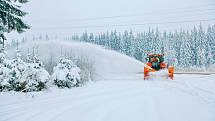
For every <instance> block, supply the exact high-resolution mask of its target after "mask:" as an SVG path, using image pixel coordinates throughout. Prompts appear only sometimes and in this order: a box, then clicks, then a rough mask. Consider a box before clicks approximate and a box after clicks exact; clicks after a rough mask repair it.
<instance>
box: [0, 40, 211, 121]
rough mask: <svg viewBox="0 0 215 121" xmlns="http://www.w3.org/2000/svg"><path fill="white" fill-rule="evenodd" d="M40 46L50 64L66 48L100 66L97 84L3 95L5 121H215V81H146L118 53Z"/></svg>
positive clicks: (137, 66)
mask: <svg viewBox="0 0 215 121" xmlns="http://www.w3.org/2000/svg"><path fill="white" fill-rule="evenodd" d="M32 45H35V44H28V43H27V44H26V46H27V47H25V46H24V47H20V48H31V47H29V46H32ZM36 45H38V47H39V50H42V51H40V52H39V55H41V56H40V57H41V58H42V59H43V60H44V61H45V60H46V57H47V55H53V54H56V55H54V56H53V57H56V59H57V58H58V57H59V55H60V50H61V47H64V48H67V49H70V48H72V49H73V50H72V52H73V53H74V54H77V55H81V56H83V57H87V58H88V59H89V60H91V61H92V62H94V66H95V70H96V76H97V78H96V80H97V81H95V82H91V83H88V84H87V85H85V86H83V87H79V88H73V89H56V88H49V90H47V91H43V92H38V93H27V94H24V93H15V92H4V93H0V121H215V75H183V74H182V75H175V80H174V81H172V80H165V79H162V78H154V79H153V80H148V81H144V80H143V74H141V73H138V72H141V71H142V69H143V64H142V63H140V62H138V61H136V60H134V59H132V58H129V57H127V56H125V55H121V54H119V53H116V52H114V51H110V50H106V49H104V48H101V47H99V46H95V45H92V44H85V43H78V42H73V43H71V42H62V41H58V42H55V41H53V42H52V41H46V42H38V43H36ZM53 48H54V49H53ZM21 51H22V52H27V51H26V50H21ZM44 52H46V53H44ZM10 53H13V51H12V52H9V54H10ZM57 54H58V55H57ZM25 55H27V54H25ZM57 61H58V60H57Z"/></svg>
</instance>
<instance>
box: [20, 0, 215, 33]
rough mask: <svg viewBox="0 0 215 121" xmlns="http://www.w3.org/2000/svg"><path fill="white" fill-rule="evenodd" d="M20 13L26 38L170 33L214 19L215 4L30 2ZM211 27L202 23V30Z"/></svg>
mask: <svg viewBox="0 0 215 121" xmlns="http://www.w3.org/2000/svg"><path fill="white" fill-rule="evenodd" d="M23 9H24V10H25V11H26V12H28V13H29V14H28V15H27V16H26V17H25V21H26V22H27V23H29V25H31V26H32V29H31V30H30V31H28V32H26V33H25V35H28V34H30V33H31V34H32V33H34V34H39V33H51V34H57V33H58V34H65V35H66V34H72V33H78V34H79V33H81V32H84V31H89V32H95V33H98V32H103V31H107V30H114V29H116V30H118V31H122V30H125V29H133V30H134V32H138V31H143V30H145V29H148V28H149V26H151V27H153V28H156V27H158V28H159V29H160V30H167V31H173V30H175V29H180V28H188V29H189V28H191V27H193V26H194V25H198V24H199V23H200V21H196V22H190V23H186V22H183V21H195V20H210V19H215V0H29V3H27V4H25V5H24V6H23ZM171 22H173V23H171ZM177 22H179V23H177ZM180 22H182V23H180ZM167 23H168V24H167ZM213 23H215V20H213V21H207V22H205V21H204V22H202V24H203V25H204V26H207V25H208V24H213ZM136 24H143V25H141V26H140V25H136ZM116 25H117V26H116Z"/></svg>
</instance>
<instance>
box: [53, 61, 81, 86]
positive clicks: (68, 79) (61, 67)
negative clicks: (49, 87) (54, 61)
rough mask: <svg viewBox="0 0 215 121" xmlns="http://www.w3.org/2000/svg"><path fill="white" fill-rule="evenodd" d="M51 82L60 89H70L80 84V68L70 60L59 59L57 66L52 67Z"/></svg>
mask: <svg viewBox="0 0 215 121" xmlns="http://www.w3.org/2000/svg"><path fill="white" fill-rule="evenodd" d="M52 80H53V83H54V84H55V85H57V86H58V87H60V88H64V87H67V88H71V87H76V86H79V84H80V83H81V78H80V68H78V67H77V66H76V65H75V64H74V63H73V62H72V61H71V60H69V59H65V58H61V59H60V61H59V63H58V65H57V66H56V67H54V70H53V74H52Z"/></svg>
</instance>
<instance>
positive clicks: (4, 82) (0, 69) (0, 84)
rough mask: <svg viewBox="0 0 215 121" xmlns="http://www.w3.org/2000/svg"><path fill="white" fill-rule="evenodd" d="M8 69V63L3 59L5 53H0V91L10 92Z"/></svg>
mask: <svg viewBox="0 0 215 121" xmlns="http://www.w3.org/2000/svg"><path fill="white" fill-rule="evenodd" d="M1 51H2V50H1ZM10 67H11V65H10V61H9V60H7V59H5V53H4V52H0V91H10V90H12V88H11V86H10V72H11V69H10Z"/></svg>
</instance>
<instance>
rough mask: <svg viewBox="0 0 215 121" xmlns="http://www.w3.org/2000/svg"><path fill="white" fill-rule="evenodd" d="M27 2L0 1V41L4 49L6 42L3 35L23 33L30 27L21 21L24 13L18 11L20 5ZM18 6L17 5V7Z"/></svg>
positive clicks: (22, 0)
mask: <svg viewBox="0 0 215 121" xmlns="http://www.w3.org/2000/svg"><path fill="white" fill-rule="evenodd" d="M26 2H28V1H27V0H0V40H1V43H2V45H3V47H4V41H5V40H6V38H5V36H4V33H10V32H11V31H17V32H18V33H22V32H24V30H25V29H29V28H30V27H29V26H28V25H27V24H25V23H24V22H23V21H22V19H21V18H22V17H24V16H25V15H26V12H23V11H22V10H20V7H21V6H20V4H23V3H26ZM18 4H19V5H18Z"/></svg>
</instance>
